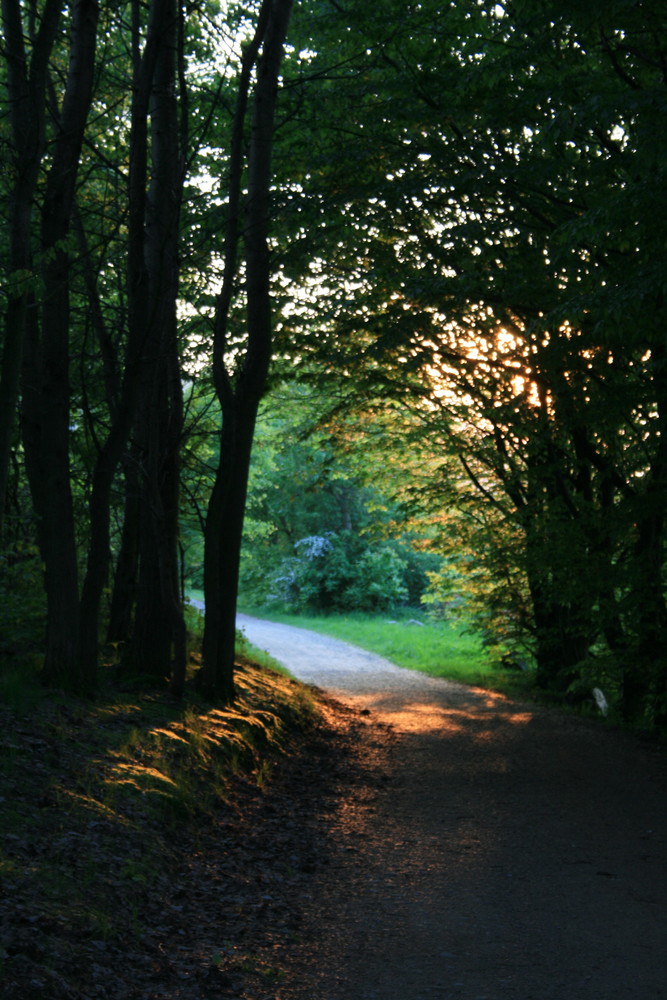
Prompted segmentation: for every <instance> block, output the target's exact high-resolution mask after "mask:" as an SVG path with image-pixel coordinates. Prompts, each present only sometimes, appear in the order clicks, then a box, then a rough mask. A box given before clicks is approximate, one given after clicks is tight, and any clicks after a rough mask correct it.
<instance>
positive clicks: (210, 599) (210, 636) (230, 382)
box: [199, 0, 292, 702]
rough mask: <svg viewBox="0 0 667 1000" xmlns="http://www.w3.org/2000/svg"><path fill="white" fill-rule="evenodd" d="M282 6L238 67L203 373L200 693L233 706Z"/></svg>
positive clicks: (266, 353)
mask: <svg viewBox="0 0 667 1000" xmlns="http://www.w3.org/2000/svg"><path fill="white" fill-rule="evenodd" d="M291 11H292V0H264V2H263V3H262V7H261V9H260V12H259V15H258V22H257V29H256V32H255V36H254V38H253V40H252V42H251V43H250V45H249V46H248V48H247V49H246V52H245V56H244V63H243V66H242V73H241V79H240V83H239V93H238V99H237V109H236V116H235V121H234V133H233V138H232V151H231V170H230V175H231V179H230V191H229V210H228V232H227V241H226V249H225V272H224V282H223V290H222V292H221V295H220V297H219V301H218V307H217V314H216V338H215V344H214V358H213V370H214V381H215V385H216V391H217V394H218V399H219V400H220V405H221V410H222V429H221V434H220V463H219V467H218V472H217V476H216V482H215V488H214V490H213V493H212V496H211V500H210V503H209V508H208V514H207V520H206V532H205V565H204V594H205V599H206V619H205V630H204V647H203V666H202V670H201V675H200V679H199V681H200V685H201V687H202V689H203V690H204V692H205V693H206V694H207V695H209V696H210V697H216V698H221V699H222V700H224V701H226V702H231V701H232V700H233V698H234V651H235V645H234V644H235V636H236V602H237V591H238V579H239V565H240V559H241V540H242V533H243V519H244V511H245V502H246V493H247V485H248V472H249V469H250V456H251V451H252V439H253V434H254V428H255V420H256V416H257V408H258V406H259V402H260V399H261V397H262V394H263V391H264V387H265V383H266V377H267V374H268V370H269V365H270V362H271V349H272V348H271V340H272V337H271V333H272V331H271V295H270V277H271V270H270V259H269V246H268V232H269V201H270V186H271V154H272V149H273V133H274V118H275V108H276V99H277V89H278V75H279V70H280V64H281V61H282V56H283V47H284V42H285V38H286V35H287V28H288V25H289V19H290V15H291ZM260 48H261V58H260V59H259V61H258V63H257V77H256V82H255V87H254V98H253V116H252V127H251V134H250V143H249V152H248V193H247V208H246V226H245V231H244V240H245V264H246V317H247V343H246V351H245V356H244V358H243V361H242V363H241V366H240V368H239V370H238V372H237V373H236V374H235V375H234V376H232V375H231V374H230V372H229V369H228V368H227V367H226V361H227V359H226V357H225V355H226V332H227V315H228V310H229V304H230V301H231V295H232V284H233V280H234V277H235V274H236V267H237V259H238V255H237V220H238V214H239V205H240V179H241V162H242V161H241V150H242V143H243V131H244V128H243V126H244V119H245V112H246V107H247V99H248V94H249V92H250V74H251V70H252V67H253V65H254V63H255V60H256V59H257V56H258V54H259V51H260Z"/></svg>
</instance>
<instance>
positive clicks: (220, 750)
mask: <svg viewBox="0 0 667 1000" xmlns="http://www.w3.org/2000/svg"><path fill="white" fill-rule="evenodd" d="M236 679H237V688H238V698H237V701H236V702H235V704H234V705H233V706H231V707H225V706H220V705H215V704H209V703H206V702H204V701H202V700H201V699H200V698H199V697H198V695H197V694H196V693H195V691H194V690H193V691H192V692H190V694H189V701H188V703H187V704H185V705H184V704H178V703H175V702H174V701H172V700H170V699H169V698H167V697H164V696H163V695H162V694H160V693H156V692H141V691H139V690H135V691H134V692H133V693H132V695H128V694H127V693H126V692H125V693H119V692H114V691H113V690H108V691H106V692H105V694H104V695H100V698H99V700H98V701H97V702H89V701H82V700H77V699H76V698H73V697H69V696H68V695H63V694H61V693H58V692H46V691H45V690H44V689H42V696H41V697H40V699H39V700H38V701H37V702H36V703H35V704H34V706H33V709H32V711H31V713H30V715H29V716H28V715H26V714H24V713H23V712H22V710H21V708H20V707H19V706H22V705H23V704H25V702H23V700H22V699H20V698H19V699H17V705H16V706H15V707H12V706H11V705H9V704H7V703H0V830H2V832H3V837H2V844H0V848H1V851H0V879H1V880H2V889H3V892H4V893H5V894H6V897H7V898H10V897H11V898H12V900H14V901H15V902H14V905H20V907H21V912H22V913H23V914H24V917H25V919H24V922H23V923H22V924H21V927H25V929H26V931H25V933H26V935H28V933H29V932H32V928H33V927H44V928H47V930H46V931H45V932H44V935H43V942H42V946H40V947H42V951H43V956H44V962H45V963H46V965H50V964H53V965H54V967H55V966H57V964H58V962H59V961H60V960H61V957H62V956H61V955H60V950H61V935H62V934H66V936H67V940H68V948H69V949H70V950H72V949H73V950H76V947H77V942H78V941H79V940H80V941H82V942H85V941H87V940H89V939H90V938H91V936H92V937H93V938H94V939H95V940H99V941H106V940H113V941H118V942H121V941H122V942H125V944H126V945H127V942H128V940H130V939H131V938H132V936H133V935H137V936H138V935H140V934H141V933H142V928H141V919H142V916H141V913H142V906H143V901H145V900H146V899H148V898H149V897H150V896H151V894H154V893H155V892H160V891H162V890H161V887H162V886H164V883H165V873H166V872H167V871H168V870H169V867H170V865H171V864H176V861H175V860H174V858H175V857H176V854H175V851H176V849H177V847H178V844H179V843H181V842H182V841H183V838H186V839H187V837H189V836H194V835H195V831H196V830H198V829H200V830H203V829H205V828H206V827H207V826H208V824H209V823H211V822H213V823H216V822H218V821H219V820H220V819H221V818H223V817H224V816H225V815H227V814H228V813H229V809H230V802H231V801H232V800H233V796H234V794H235V789H236V788H238V787H242V788H243V789H244V799H243V800H244V801H245V796H246V795H247V790H248V787H249V786H251V785H252V784H254V785H255V786H256V787H257V788H258V789H260V788H262V787H263V786H264V784H265V782H266V781H267V777H268V776H269V775H270V773H271V771H272V768H273V767H276V766H278V764H277V762H278V761H279V760H280V758H281V755H283V754H284V753H288V752H290V750H291V748H292V747H293V746H294V745H295V743H296V741H297V740H298V739H300V738H301V734H302V731H303V727H307V726H309V725H310V724H311V721H312V719H313V712H314V706H313V701H312V696H311V695H310V693H309V692H306V693H304V692H303V689H302V687H301V686H300V685H299V684H298V683H297V682H295V681H293V680H290V679H288V678H286V677H283V676H281V675H279V674H276V673H273V672H271V671H269V670H266V669H264V668H260V667H255V666H254V665H252V664H251V663H250V662H249V661H248V662H243V663H240V664H239V666H238V668H237V675H236ZM235 808H236V807H235ZM188 831H189V832H188ZM21 933H22V932H21ZM128 935H129V937H128ZM73 950H72V954H74V951H73ZM1 959H2V949H1V948H0V960H1ZM1 964H2V962H1V961H0V966H1ZM0 971H1V970H0ZM0 993H2V988H1V987H0ZM77 995H78V994H77Z"/></svg>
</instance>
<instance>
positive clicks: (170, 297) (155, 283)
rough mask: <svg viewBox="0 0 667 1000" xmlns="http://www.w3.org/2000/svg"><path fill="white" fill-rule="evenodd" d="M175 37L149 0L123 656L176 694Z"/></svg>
mask: <svg viewBox="0 0 667 1000" xmlns="http://www.w3.org/2000/svg"><path fill="white" fill-rule="evenodd" d="M178 38H179V32H178V11H177V5H176V3H175V2H174V0H155V2H154V3H153V5H152V7H151V14H150V20H149V28H148V37H147V41H146V46H145V50H144V56H143V60H142V65H141V67H140V76H141V91H140V93H141V94H142V98H143V99H142V102H141V103H140V102H137V106H136V114H137V115H139V114H144V115H148V116H149V117H150V124H151V129H150V139H151V141H150V149H151V157H152V179H151V183H150V186H149V188H148V191H147V193H146V194H144V191H143V190H140V189H139V183H140V180H141V177H142V176H143V181H144V184H145V180H146V163H147V152H146V151H147V145H148V134H147V131H146V130H142V125H141V123H140V122H139V121H137V122H136V139H137V144H136V146H135V150H136V153H137V174H136V177H135V181H136V184H135V185H134V186H133V188H132V190H131V194H133V195H134V196H135V197H136V204H135V205H134V206H133V212H134V213H135V214H134V220H135V226H136V228H134V229H133V232H132V241H133V253H134V256H133V265H134V267H133V291H132V301H133V313H132V317H133V318H132V321H133V327H134V331H135V337H138V336H139V335H140V332H141V335H142V346H141V363H140V370H141V376H140V384H141V391H140V394H139V406H138V412H137V420H136V425H135V440H136V445H137V453H138V455H139V458H140V463H139V469H140V476H139V488H140V495H141V509H140V525H141V527H140V532H139V573H138V587H137V603H136V615H135V622H134V631H133V635H132V641H131V646H130V650H129V655H128V658H127V662H128V664H131V666H132V668H133V669H134V670H139V671H140V672H141V673H143V674H148V675H150V676H153V677H156V678H160V679H161V678H163V677H165V676H168V675H171V690H172V693H173V694H175V695H177V696H180V694H181V693H182V690H183V684H184V680H185V624H184V620H183V610H182V602H181V599H180V592H179V574H178V510H179V458H178V456H179V448H180V443H181V434H182V427H183V412H182V390H181V380H180V367H179V353H178V338H177V320H176V302H177V296H178V262H177V247H178V225H179V212H180V204H181V193H182V185H183V171H182V167H181V162H180V161H181V157H180V150H179V143H178V138H179V132H178V121H177V107H176V74H177V55H178ZM149 74H150V76H149ZM146 94H148V95H149V102H148V104H147V103H146V101H145V97H146ZM140 208H141V209H142V211H141V213H140V212H139V209H140Z"/></svg>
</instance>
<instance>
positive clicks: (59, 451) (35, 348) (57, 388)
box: [23, 0, 99, 691]
mask: <svg viewBox="0 0 667 1000" xmlns="http://www.w3.org/2000/svg"><path fill="white" fill-rule="evenodd" d="M98 14H99V10H98V4H97V3H96V2H95V0H77V2H76V3H74V4H73V8H72V27H71V44H70V63H69V71H68V77H67V84H66V87H65V94H64V98H63V104H62V110H61V112H60V116H59V122H58V132H57V136H56V139H55V141H54V152H53V160H52V163H51V167H50V170H49V173H48V177H47V181H46V190H45V195H44V200H43V204H42V220H41V249H42V253H43V260H44V264H43V269H42V283H43V291H42V298H41V315H40V321H41V329H40V330H39V331H38V332H37V331H36V336H34V337H31V338H29V340H28V349H27V350H26V352H25V359H24V366H23V367H24V398H23V403H24V415H25V421H26V425H27V426H29V430H28V431H27V433H26V435H25V437H24V442H25V448H26V453H27V452H28V451H31V452H32V454H31V455H30V456H29V458H28V465H27V467H28V469H29V473H30V470H32V476H31V477H30V482H31V490H32V495H33V502H34V505H35V511H36V513H37V517H38V519H39V530H40V544H41V551H42V558H43V560H44V576H45V587H46V596H47V643H46V656H45V662H44V676H45V679H46V680H47V681H48V682H49V683H52V684H59V685H62V686H66V687H71V688H74V689H76V690H79V691H86V690H91V689H92V688H94V686H95V683H96V671H97V664H96V663H95V662H86V663H84V662H83V660H82V657H81V650H80V631H79V624H80V609H79V591H78V566H77V547H76V538H75V530H74V511H73V504H72V494H71V487H70V464H69V431H70V386H69V318H70V317H69V295H70V288H69V284H70V261H69V254H68V251H67V249H66V238H67V236H68V234H69V231H70V226H71V221H72V213H73V206H74V193H75V185H76V179H77V174H78V167H79V158H80V155H81V147H82V143H83V133H84V128H85V124H86V119H87V116H88V111H89V108H90V103H91V100H92V87H93V72H94V65H95V48H96V41H97V21H98Z"/></svg>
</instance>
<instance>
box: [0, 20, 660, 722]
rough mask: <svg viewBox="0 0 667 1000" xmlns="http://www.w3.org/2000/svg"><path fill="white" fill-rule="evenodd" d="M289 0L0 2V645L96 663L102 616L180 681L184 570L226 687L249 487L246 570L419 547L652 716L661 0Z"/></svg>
mask: <svg viewBox="0 0 667 1000" xmlns="http://www.w3.org/2000/svg"><path fill="white" fill-rule="evenodd" d="M290 8H291V4H290V3H288V2H286V0H263V2H261V3H260V2H257V3H253V2H251V3H247V4H244V3H233V4H232V3H230V4H226V5H224V7H223V6H222V5H220V4H218V3H216V2H214V0H199V2H195V3H191V4H188V5H181V4H180V3H177V2H176V0H151V3H150V4H147V5H145V4H140V3H138V2H137V0H131V2H128V3H123V4H111V3H106V2H102V3H99V4H98V3H95V2H93V0H77V2H72V3H71V4H69V5H63V4H60V3H57V2H53V0H42V2H40V3H36V4H35V3H31V4H23V3H20V2H18V0H11V2H7V3H5V4H3V39H4V43H3V61H2V67H3V69H2V73H3V83H4V86H5V93H6V95H7V105H6V107H7V114H6V116H5V118H4V119H3V121H4V124H3V128H2V138H3V145H2V153H1V155H2V157H3V163H4V166H5V169H4V170H3V171H2V180H1V181H0V185H1V191H0V196H1V198H2V205H3V213H4V216H5V219H6V223H7V225H6V234H7V235H6V238H5V239H4V240H3V241H2V245H1V246H0V254H1V263H2V268H3V274H4V280H3V287H4V292H5V295H4V299H3V312H2V327H1V337H2V376H1V378H2V382H1V384H0V495H1V501H0V503H1V505H2V511H3V516H2V527H1V530H2V546H3V557H2V562H1V566H2V575H3V579H2V583H1V584H0V587H1V588H2V590H3V592H4V593H5V594H9V593H10V592H11V593H16V594H19V593H26V594H29V595H31V596H29V597H28V598H26V602H25V608H26V614H25V616H24V617H23V618H21V617H20V616H19V618H17V615H16V613H15V612H14V611H10V610H6V611H4V612H3V614H4V615H5V619H4V627H5V628H6V629H7V637H4V636H3V639H2V649H3V651H6V653H7V655H15V654H16V652H17V650H18V647H19V646H20V647H22V648H28V647H29V646H30V643H31V642H32V645H33V647H34V648H39V647H40V646H41V648H42V649H43V650H44V652H45V664H44V669H45V675H46V677H47V679H49V680H51V681H53V682H56V683H68V684H70V685H71V686H74V687H77V688H79V689H88V690H92V689H93V688H94V686H95V682H96V665H97V662H98V649H99V644H100V640H102V639H104V638H109V639H110V640H112V641H113V642H114V643H116V644H117V645H118V644H120V647H121V648H123V649H124V650H125V654H124V659H125V661H126V663H127V666H128V668H132V669H141V670H143V671H145V672H147V673H149V674H153V675H154V676H156V677H162V676H165V675H170V677H171V682H172V687H173V689H174V690H175V691H176V692H177V691H178V690H179V689H182V685H183V681H184V670H185V638H184V631H185V630H184V621H183V615H182V608H181V605H182V596H183V594H182V591H183V577H184V575H185V574H186V573H189V574H190V575H191V579H192V582H194V583H197V582H201V583H204V585H205V588H206V590H207V605H208V613H207V625H206V629H207V636H206V641H205V669H204V672H203V683H204V686H205V687H206V688H208V689H209V690H210V691H214V690H216V691H217V692H218V693H220V694H222V695H223V697H228V698H231V697H232V696H233V683H232V681H231V676H230V671H231V662H233V649H232V650H231V651H230V635H231V641H232V644H233V617H234V610H235V604H236V594H237V585H238V582H239V546H240V540H241V532H242V525H243V517H244V510H247V516H246V528H245V532H246V534H245V538H246V541H245V547H246V558H245V560H244V562H243V564H242V566H241V569H240V573H241V576H240V581H241V586H243V587H246V588H248V590H249V592H252V593H255V594H257V595H259V593H260V591H262V590H264V593H265V594H266V593H269V592H270V591H271V590H272V587H274V585H277V584H278V583H279V582H280V578H282V583H283V585H284V593H283V596H285V597H286V598H288V600H289V601H290V603H291V604H292V605H293V606H295V607H304V606H318V607H320V608H327V607H336V606H342V607H349V606H360V607H362V606H365V607H368V608H372V607H387V606H390V605H391V604H392V603H394V602H400V601H404V600H415V599H416V598H417V597H419V596H421V595H422V594H423V591H424V573H425V572H426V571H429V572H430V589H429V590H428V591H427V593H426V598H427V600H428V601H430V606H431V607H432V608H434V609H435V610H437V611H440V612H443V611H444V612H445V613H452V612H456V613H464V614H467V615H468V618H469V620H471V621H473V622H474V623H475V624H476V626H477V627H478V628H479V629H481V631H482V633H483V635H484V636H485V638H486V640H487V642H488V643H489V644H490V645H492V646H494V647H496V648H497V649H498V652H499V654H500V655H511V656H513V657H516V658H521V659H522V660H526V661H527V662H529V663H534V664H535V666H536V670H537V678H538V681H539V683H540V684H542V685H543V686H544V687H545V688H548V689H550V690H553V691H556V692H559V693H560V694H561V695H564V696H568V697H570V696H574V697H576V695H577V693H578V692H580V691H582V690H583V689H587V688H589V687H590V686H592V685H598V686H601V687H603V689H604V690H605V692H606V693H607V697H608V698H609V700H610V701H611V702H612V703H614V704H615V705H616V706H617V708H618V710H619V711H620V713H621V715H622V716H623V717H624V718H625V719H626V720H627V721H628V722H629V723H632V724H635V725H639V726H642V727H646V728H657V727H663V726H664V725H665V723H666V722H667V656H666V655H665V652H664V650H665V649H666V648H667V605H666V603H665V595H664V579H663V576H664V562H665V560H664V535H665V518H666V515H667V511H666V509H665V504H666V502H667V450H666V448H667V436H666V434H665V428H664V424H665V420H666V419H667V365H666V355H665V346H664V324H665V287H664V275H665V273H666V264H667V261H666V259H665V254H666V247H667V239H666V238H665V237H666V232H665V219H666V218H667V212H666V211H665V209H666V208H667V206H666V205H665V203H664V202H665V198H666V197H667V195H666V193H665V192H666V191H667V185H666V184H665V181H666V179H667V178H665V171H666V170H667V156H666V155H665V153H666V150H665V143H666V142H667V133H666V132H665V129H664V127H663V126H664V121H665V118H666V112H667V14H666V13H665V9H664V4H662V3H661V2H658V0H641V2H639V0H608V2H602V0H591V2H589V3H587V4H585V5H584V4H581V3H578V2H574V0H572V2H570V0H568V2H556V0H553V2H552V0H550V2H547V3H544V2H540V3H537V2H536V0H506V2H501V3H496V2H491V0H477V2H476V3H474V4H470V3H464V2H460V0H450V2H449V3H447V4H444V5H443V4H438V3H435V2H433V0H426V2H420V3H412V2H407V3H406V2H404V0H403V2H399V0H387V2H385V3H383V4H381V5H380V4H376V5H372V4H370V5H369V4H362V3H350V4H345V3H343V4H341V3H339V2H333V0H302V2H299V3H296V4H295V5H294V11H293V15H292V19H291V22H290V26H289V33H288V44H287V47H286V49H285V56H284V59H283V61H282V62H281V58H282V53H283V37H284V34H285V32H286V31H287V21H288V19H289V16H290ZM278 80H279V83H280V86H279V87H278V92H277V104H276V103H275V99H276V86H275V84H276V82H277V81H278ZM269 194H270V198H269ZM272 357H273V368H272V376H271V375H270V372H269V362H270V361H271V358H272ZM267 376H269V377H272V378H273V384H274V385H275V386H283V387H284V386H290V385H293V383H294V382H295V381H297V382H299V383H300V385H301V387H302V388H300V389H298V390H297V389H292V390H290V391H291V396H290V401H289V403H285V401H284V397H281V394H280V392H277V393H274V394H272V395H270V396H268V397H267V399H268V400H269V403H268V404H267V405H268V408H267V411H266V413H265V414H264V415H263V416H262V417H261V422H260V434H259V436H258V438H257V444H256V449H255V464H254V467H253V471H252V472H251V474H250V480H249V483H250V485H249V492H248V491H247V484H248V466H249V458H250V445H251V442H252V438H253V432H254V428H255V419H256V414H257V407H258V405H259V401H260V397H261V396H262V394H263V393H264V390H265V387H266V385H267V382H266V379H267ZM299 392H302V393H304V396H303V398H304V399H305V398H306V397H307V398H308V404H307V406H306V404H305V403H302V406H303V409H302V410H301V413H302V416H301V417H300V418H299V419H301V421H302V423H303V424H308V425H309V428H310V431H309V433H310V437H304V436H303V435H302V436H300V434H299V433H298V432H297V430H296V427H297V423H298V420H296V419H295V417H294V411H295V408H296V410H297V413H298V410H299V405H300V404H299ZM313 396H315V398H316V399H319V402H318V403H317V404H316V406H315V411H316V412H313V403H312V400H313ZM281 398H282V401H281ZM184 400H185V402H184ZM304 413H305V414H306V415H307V419H306V417H304V416H303V414H304ZM271 421H273V424H272V425H271V426H270V424H271ZM281 433H283V435H286V436H285V437H284V440H283V441H282V442H280V441H279V436H280V434H281ZM306 440H307V441H309V442H310V443H309V444H306V443H305V442H306ZM246 499H247V500H248V505H247V508H246ZM204 537H205V538H206V545H205V547H203V544H202V541H201V539H202V538H204ZM423 546H428V547H430V550H431V552H432V553H433V556H432V558H433V559H434V560H435V562H433V563H432V564H427V563H426V562H424V559H425V558H426V557H425V556H423V555H415V552H416V551H417V548H419V549H421V548H422V547H423ZM37 550H39V561H38V560H37V559H36V557H35V553H36V551H37ZM41 568H43V580H44V587H43V591H44V594H42V592H41V591H42V588H41V587H39V586H37V583H38V578H39V575H40V569H41ZM197 574H199V575H197ZM267 584H268V586H267ZM274 589H275V588H274ZM44 603H45V604H46V607H47V632H46V637H45V638H43V637H38V638H37V640H35V639H34V638H30V637H29V636H28V633H31V636H32V635H33V632H32V625H31V624H30V623H31V622H32V623H33V624H34V621H35V617H37V618H39V616H40V613H41V608H42V606H43V605H44ZM5 604H6V607H7V608H9V603H8V602H5ZM224 623H227V624H226V625H225V624H224ZM230 624H231V632H230V628H229V627H228V626H230ZM29 640H30V641H29ZM230 656H231V657H232V660H230Z"/></svg>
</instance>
